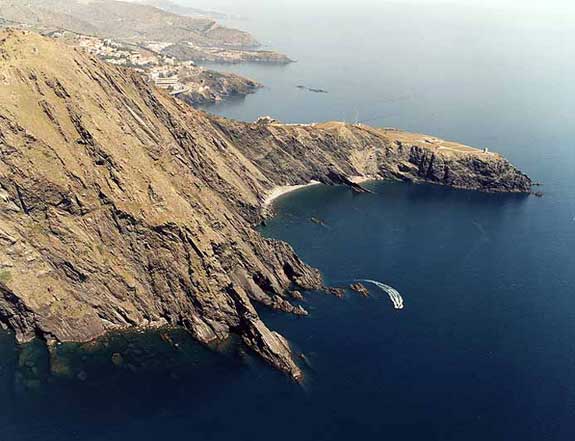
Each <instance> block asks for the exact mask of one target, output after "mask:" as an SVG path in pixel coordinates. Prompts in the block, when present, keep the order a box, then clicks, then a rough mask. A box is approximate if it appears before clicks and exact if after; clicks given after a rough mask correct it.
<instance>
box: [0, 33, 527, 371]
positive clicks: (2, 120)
mask: <svg viewBox="0 0 575 441" xmlns="http://www.w3.org/2000/svg"><path fill="white" fill-rule="evenodd" d="M356 175H364V176H372V177H377V178H392V179H405V180H411V181H416V182H434V183H438V184H443V185H450V186H453V187H459V188H470V189H477V190H488V191H517V192H527V191H529V189H530V184H531V183H530V180H529V178H527V177H526V176H525V175H523V174H522V173H521V172H519V171H518V170H517V169H515V168H514V167H513V166H511V165H510V164H509V163H508V162H507V161H505V160H504V159H503V158H501V157H500V156H499V155H497V154H488V153H484V152H482V151H479V150H476V149H472V148H469V147H464V146H460V145H458V144H454V143H448V142H445V141H441V140H437V139H435V138H429V137H425V136H423V135H412V134H406V133H404V132H399V131H394V130H379V129H371V128H368V127H365V126H357V125H353V126H351V125H346V124H340V123H328V124H321V125H312V126H291V125H281V124H278V123H275V122H273V123H270V124H265V125H262V124H246V123H239V122H233V121H229V120H226V119H223V118H218V117H215V116H210V115H207V114H205V113H202V112H199V111H197V110H194V109H193V108H191V107H190V106H188V105H186V104H185V103H183V102H180V101H177V100H175V99H173V98H172V97H170V96H169V95H168V94H167V93H165V92H163V91H160V90H157V89H154V88H153V87H152V86H151V85H150V84H149V83H148V82H146V81H145V80H144V79H143V78H142V77H141V76H140V75H139V74H137V73H135V72H133V71H130V70H127V69H122V68H117V67H114V66H111V65H108V64H105V63H103V62H101V61H100V60H98V59H96V58H94V57H91V56H88V55H87V54H85V53H83V52H81V51H79V50H74V49H72V48H70V47H68V46H65V45H63V44H59V43H57V42H54V41H53V40H50V39H48V38H44V37H41V36H39V35H36V34H33V33H26V32H22V31H8V32H4V33H2V34H0V250H1V251H0V324H2V325H3V326H4V327H7V328H9V329H11V330H13V331H14V332H15V334H16V336H17V339H18V340H19V341H21V342H25V341H28V340H30V339H33V338H34V337H41V338H43V339H45V340H46V341H48V342H53V341H59V342H65V341H88V340H91V339H94V338H96V337H98V336H100V335H102V334H104V333H106V332H109V331H113V330H121V329H126V328H145V327H160V326H164V325H169V326H182V327H185V328H186V329H188V330H189V331H190V332H191V333H192V334H193V335H194V336H195V338H197V339H198V340H199V341H201V342H204V343H208V342H211V341H214V340H220V339H224V338H226V337H227V336H228V335H229V334H230V333H231V332H235V333H238V334H239V335H241V336H242V338H243V339H244V341H245V342H246V344H247V345H249V346H250V347H251V348H253V349H254V351H256V352H257V353H258V354H260V355H261V356H262V357H263V358H264V359H266V360H267V361H268V362H269V363H271V364H272V365H273V366H275V367H277V368H279V369H281V370H283V371H285V372H287V373H289V374H290V375H292V376H293V377H294V378H299V377H301V371H300V369H299V368H298V367H297V365H296V364H295V363H294V361H293V357H292V356H291V351H290V349H289V345H288V343H287V342H286V340H285V339H284V338H283V337H281V336H280V335H279V334H277V333H275V332H273V331H271V330H269V329H268V328H267V327H266V325H265V324H264V323H263V322H262V321H261V320H260V318H259V316H258V314H257V312H256V310H255V309H254V307H253V302H260V303H263V304H266V305H268V306H270V307H272V308H277V309H281V310H286V311H291V312H294V313H300V314H304V313H305V310H303V308H298V307H295V306H293V305H292V304H291V302H290V301H289V300H288V299H289V298H290V293H292V292H294V291H293V290H294V289H302V290H312V289H321V288H322V280H321V276H320V274H319V273H318V271H316V270H314V269H312V268H310V267H308V266H307V265H305V264H304V263H303V262H302V261H301V260H300V259H299V258H298V257H297V256H296V254H295V253H294V251H293V250H292V248H291V247H290V246H289V245H287V244H286V243H283V242H280V241H274V240H269V239H265V238H263V237H262V236H260V235H259V233H257V232H256V231H255V230H254V229H253V225H254V224H255V223H257V222H259V221H260V220H261V218H262V205H263V201H264V200H265V198H266V194H268V193H269V192H270V190H271V189H272V188H274V187H275V186H277V185H286V184H301V183H307V182H309V180H311V179H317V180H320V181H321V182H324V183H327V184H330V183H339V182H341V180H342V179H349V178H350V177H352V176H356ZM292 308H293V309H292Z"/></svg>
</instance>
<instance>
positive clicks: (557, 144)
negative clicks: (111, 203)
mask: <svg viewBox="0 0 575 441" xmlns="http://www.w3.org/2000/svg"><path fill="white" fill-rule="evenodd" d="M180 1H183V0H180ZM188 4H189V5H194V6H198V7H203V8H209V9H212V10H218V11H222V12H225V13H228V14H229V18H228V19H226V20H225V21H224V24H226V25H230V26H236V27H240V28H242V29H245V30H248V31H250V32H252V33H253V34H254V35H256V37H258V38H259V39H260V40H261V41H262V42H263V44H264V47H265V48H269V49H275V50H279V51H282V52H284V53H286V54H288V55H289V56H290V57H291V58H293V59H294V60H296V61H297V62H295V63H292V64H290V65H287V66H267V65H261V64H255V65H235V66H216V68H218V69H220V70H229V71H233V72H237V73H240V74H243V75H246V76H249V77H251V78H253V79H255V80H258V81H260V82H261V83H263V84H264V85H265V88H264V89H261V90H260V91H258V92H257V93H255V94H253V95H249V96H247V97H245V98H240V97H236V98H235V99H232V100H229V101H226V102H224V103H221V104H218V105H214V106H210V107H208V108H205V110H206V111H209V112H213V113H217V114H220V115H224V116H227V117H230V118H236V119H240V120H244V121H253V120H255V119H257V118H258V117H259V116H261V115H269V116H272V117H273V118H276V119H278V120H281V121H285V122H318V121H326V120H344V121H348V122H364V123H366V124H371V125H374V126H379V127H396V128H401V129H405V130H409V131H415V132H420V133H427V134H431V135H435V136H439V137H443V138H446V139H450V140H454V141H459V142H462V143H465V144H469V145H473V146H477V147H482V148H483V147H487V148H489V149H490V150H492V151H497V152H500V153H502V154H503V155H505V156H506V157H507V158H508V159H509V160H510V161H511V162H513V163H514V164H515V165H517V166H518V167H519V168H521V169H522V170H523V171H525V172H526V173H528V174H529V175H530V176H531V177H532V178H533V179H534V180H535V181H537V182H539V183H541V186H540V187H538V190H540V191H541V192H543V194H544V195H543V197H540V198H539V197H534V196H525V195H514V194H485V193H477V192H469V191H461V190H452V189H448V188H442V187H437V186H431V185H411V184H405V183H396V182H377V183H369V184H367V185H368V186H369V188H370V189H371V190H373V193H372V194H360V195H357V194H354V193H352V192H350V191H349V190H348V189H346V188H343V187H326V186H314V187H309V188H306V189H304V190H301V191H297V192H293V193H290V194H288V195H285V196H284V197H282V198H280V199H279V200H277V202H276V203H275V208H276V216H275V217H274V218H273V219H272V220H270V222H268V223H267V225H266V226H265V227H262V228H261V233H262V234H264V235H266V236H268V237H272V238H277V239H282V240H285V241H287V242H289V243H290V244H291V245H292V246H293V247H294V248H295V249H296V251H297V252H298V253H299V255H300V256H301V257H302V259H304V260H305V261H306V262H307V263H309V264H310V265H313V266H315V267H317V268H319V269H320V270H321V271H322V273H323V275H324V278H325V281H326V283H328V284H330V285H333V286H347V285H349V284H350V283H353V282H354V281H357V280H364V281H366V282H364V284H365V285H366V287H368V288H369V291H370V295H369V297H367V298H366V297H363V296H360V295H359V294H357V293H354V292H351V291H348V292H346V295H345V297H344V298H343V299H338V298H336V297H334V296H329V295H326V294H321V293H314V292H311V293H307V294H306V300H305V301H304V302H303V306H304V307H305V308H306V309H308V310H309V311H310V315H309V316H308V317H303V318H301V317H294V316H291V315H286V314H283V313H277V312H272V311H269V310H266V309H265V308H262V309H260V313H261V315H262V317H263V318H264V321H265V322H266V323H267V324H268V325H269V327H270V328H272V329H274V330H277V331H279V332H281V333H282V334H283V335H285V336H286V337H287V338H288V340H289V341H290V342H291V343H292V345H293V347H294V348H295V350H296V353H297V354H303V355H302V356H301V357H298V358H299V362H300V364H301V366H302V369H303V370H304V373H305V380H304V381H303V383H302V384H297V383H295V382H293V381H292V380H290V379H289V378H287V377H286V376H285V375H283V374H281V373H278V372H276V371H274V370H273V369H271V368H269V367H268V366H267V365H266V364H265V363H263V362H262V361H260V360H259V359H258V358H257V357H254V355H253V354H252V353H251V352H250V351H249V350H247V349H246V348H245V347H243V346H242V344H241V343H240V342H239V341H238V339H237V338H232V339H230V341H227V342H224V343H222V344H221V345H219V346H217V347H211V348H208V347H204V346H201V345H199V344H197V343H195V342H194V341H193V339H192V338H191V337H190V336H189V335H187V334H186V333H185V332H183V331H162V332H155V333H137V332H136V333H125V334H117V335H111V336H109V337H107V338H105V339H103V340H101V341H98V342H95V343H92V344H88V345H61V346H58V347H57V348H56V350H55V351H53V352H52V353H48V351H47V350H46V348H45V347H44V346H43V345H42V344H40V343H39V342H34V343H32V344H29V345H26V346H22V347H17V346H16V345H15V343H14V339H13V336H11V335H10V334H6V333H4V334H1V333H0V440H1V441H36V440H37V441H72V440H78V441H127V440H135V441H147V440H154V441H157V440H158V439H166V440H198V441H204V440H205V441H212V440H213V441H219V440H230V439H233V440H239V441H243V440H249V441H258V440H276V441H282V440H294V439H298V440H314V441H322V440H325V441H339V440H346V441H347V440H350V439H351V440H356V439H357V440H362V441H364V440H383V439H390V440H409V441H411V440H428V441H485V440H490V441H508V440H521V441H570V440H573V439H575V124H574V123H573V120H574V117H575V115H574V113H575V110H574V109H575V106H574V102H575V80H574V79H575V61H574V58H573V54H575V20H574V18H575V15H574V14H573V11H572V10H569V8H568V7H567V6H566V7H562V6H561V5H560V4H559V3H557V4H556V5H555V6H557V7H553V6H554V4H553V1H551V2H548V6H546V7H543V6H540V7H539V8H535V6H533V5H532V4H531V2H525V3H523V2H516V3H515V2H507V3H505V4H501V2H484V3H483V2H465V1H459V2H455V3H448V2H445V3H439V2H438V3H436V2H433V1H427V2H415V1H414V2H411V3H407V2H402V1H396V2H393V3H385V2H376V1H374V0H357V1H354V2H344V1H341V0H333V1H327V0H309V1H307V2H304V1H303V0H293V1H290V2H287V1H271V0H269V1H263V0H234V1H233V2H232V1H231V0H211V1H208V0H197V1H194V0H190V1H188ZM546 4H547V3H546ZM564 5H567V4H566V3H565V4H564ZM532 6H533V8H532ZM298 86H301V87H298ZM310 89H321V90H323V91H325V92H317V91H316V92H313V91H310ZM367 281H370V282H367ZM398 296H399V297H398ZM399 306H402V308H400V307H399Z"/></svg>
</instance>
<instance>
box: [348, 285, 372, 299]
mask: <svg viewBox="0 0 575 441" xmlns="http://www.w3.org/2000/svg"><path fill="white" fill-rule="evenodd" d="M349 288H350V289H351V290H352V291H355V292H357V293H358V294H361V295H362V296H364V297H368V296H369V290H368V289H367V288H366V287H365V285H364V284H363V283H359V282H356V283H352V284H351V285H350V286H349Z"/></svg>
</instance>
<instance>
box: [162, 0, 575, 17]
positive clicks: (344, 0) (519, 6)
mask: <svg viewBox="0 0 575 441" xmlns="http://www.w3.org/2000/svg"><path fill="white" fill-rule="evenodd" d="M172 1H175V2H177V3H180V4H187V5H189V6H195V7H198V8H204V9H212V10H221V11H225V12H230V11H238V9H239V8H241V7H242V6H243V7H245V6H246V5H247V6H248V7H249V8H259V7H261V8H267V9H269V8H274V7H286V8H289V9H292V10H293V9H296V8H301V9H303V10H305V8H310V7H311V8H314V9H316V8H318V7H320V8H333V9H339V8H341V7H342V6H345V9H347V10H349V5H350V4H353V5H354V6H355V7H356V8H358V9H361V8H377V6H380V5H382V4H383V3H397V4H411V5H426V6H429V5H433V4H453V5H458V6H474V7H483V8H489V9H506V10H513V11H517V12H521V13H527V14H532V13H544V14H553V15H557V14H563V13H569V14H571V13H575V0H172Z"/></svg>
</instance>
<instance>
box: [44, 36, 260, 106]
mask: <svg viewBox="0 0 575 441" xmlns="http://www.w3.org/2000/svg"><path fill="white" fill-rule="evenodd" d="M50 36H51V37H52V38H56V39H60V40H63V41H65V42H66V43H68V44H70V45H73V46H76V47H79V48H81V49H83V50H85V51H86V52H88V53H89V54H91V55H94V56H96V57H98V58H100V59H102V60H104V61H106V62H108V63H110V64H114V65H116V66H121V67H127V68H132V69H134V70H136V71H138V72H140V73H142V74H143V75H145V76H146V77H147V78H148V79H149V80H150V81H151V82H153V83H154V84H155V85H156V87H158V88H160V89H164V90H166V91H167V92H168V93H169V94H170V95H173V96H176V97H178V98H181V99H183V100H185V101H187V102H189V103H190V104H194V105H198V104H209V103H215V102H218V101H221V100H222V99H224V98H225V97H227V96H232V95H246V94H249V93H253V92H254V91H255V90H256V89H257V88H259V87H261V86H260V85H259V84H257V83H256V82H254V81H251V80H249V79H247V78H243V77H241V76H239V75H235V74H230V73H220V72H215V71H212V70H209V69H205V68H203V67H200V66H197V65H196V64H195V63H194V62H193V61H180V60H178V59H176V58H175V57H172V56H169V55H165V54H162V53H160V51H161V50H162V49H164V48H165V47H166V43H161V42H149V43H147V44H146V47H140V46H136V45H131V44H128V43H123V42H119V41H116V40H113V39H110V38H99V37H94V36H89V35H82V34H77V33H73V32H69V31H55V32H52V33H50Z"/></svg>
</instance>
